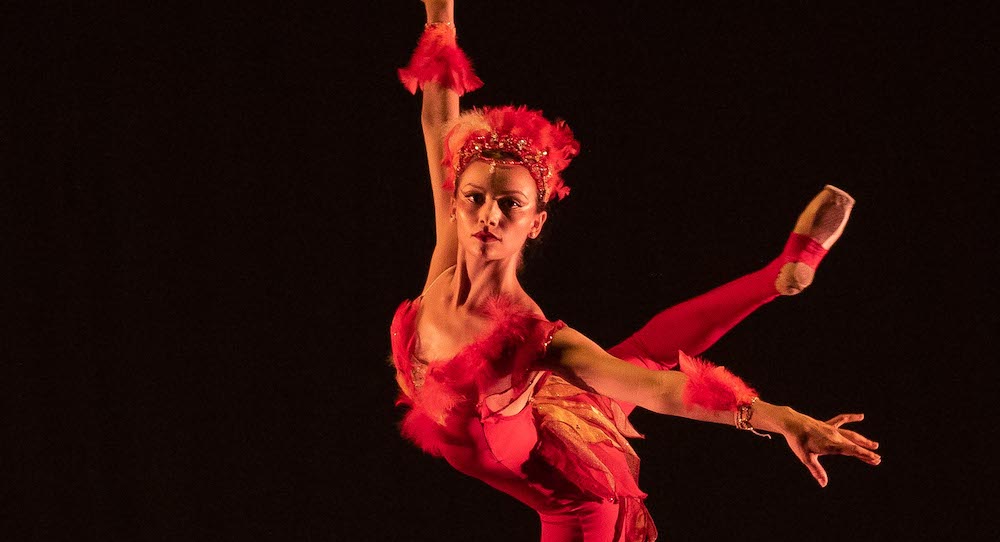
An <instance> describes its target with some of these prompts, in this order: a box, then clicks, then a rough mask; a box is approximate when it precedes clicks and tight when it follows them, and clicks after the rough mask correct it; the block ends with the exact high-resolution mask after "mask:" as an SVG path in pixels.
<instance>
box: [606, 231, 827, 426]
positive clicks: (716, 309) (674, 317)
mask: <svg viewBox="0 0 1000 542" xmlns="http://www.w3.org/2000/svg"><path fill="white" fill-rule="evenodd" d="M826 252H827V251H826V250H824V249H823V247H822V246H820V245H819V244H818V243H816V241H814V240H812V239H810V238H809V237H806V236H804V235H799V234H796V233H793V234H792V235H791V236H790V237H789V238H788V242H787V243H786V244H785V248H784V250H782V252H781V255H780V256H778V257H777V258H775V259H774V261H772V262H771V263H769V264H768V265H767V266H765V267H764V268H763V269H760V270H759V271H756V272H754V273H750V274H749V275H744V276H742V277H740V278H738V279H736V280H734V281H732V282H729V283H727V284H723V285H722V286H719V287H718V288H715V289H714V290H711V291H709V292H707V293H704V294H702V295H700V296H698V297H695V298H692V299H689V300H687V301H685V302H683V303H681V304H679V305H675V306H673V307H670V308H668V309H666V310H664V311H663V312H661V313H659V314H657V315H656V316H654V317H653V319H652V320H650V321H649V323H647V324H646V325H645V326H643V328H642V329H640V330H639V331H637V332H635V334H633V335H632V336H631V337H629V338H628V339H625V340H624V341H622V343H621V344H619V345H617V346H615V347H613V348H611V349H609V350H608V352H609V353H611V354H612V355H613V356H615V357H617V358H619V359H623V360H625V361H628V362H630V363H633V364H636V365H640V366H643V367H647V368H649V369H672V368H673V367H675V366H676V365H677V351H678V350H683V351H684V353H685V354H689V355H692V356H697V355H700V354H701V353H702V352H704V351H705V350H707V349H708V348H709V347H710V346H712V345H713V344H715V342H716V341H718V340H719V338H721V337H722V336H723V335H724V334H725V333H726V332H727V331H729V330H730V329H732V328H733V326H735V325H736V324H738V323H739V322H740V321H741V320H743V319H744V318H746V317H747V316H748V315H749V314H750V313H752V312H753V311H754V310H756V309H757V308H758V307H760V306H761V305H763V304H765V303H767V302H769V301H771V300H772V299H774V298H775V297H777V296H778V291H777V290H776V289H775V286H774V282H775V280H776V279H777V278H778V273H779V271H781V267H782V266H783V265H785V264H786V263H788V262H799V261H801V262H805V263H807V264H808V265H809V266H810V267H812V268H814V269H815V268H816V266H818V265H819V261H820V260H821V259H822V257H823V256H824V255H825V254H826ZM622 408H624V409H625V412H626V413H630V412H631V411H632V410H633V409H634V408H635V406H634V405H630V404H622Z"/></svg>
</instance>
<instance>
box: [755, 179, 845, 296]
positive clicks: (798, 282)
mask: <svg viewBox="0 0 1000 542" xmlns="http://www.w3.org/2000/svg"><path fill="white" fill-rule="evenodd" d="M853 208H854V198H852V197H851V196H850V194H848V193H847V192H844V191H843V190H841V189H839V188H837V187H835V186H831V185H826V186H824V187H823V190H822V191H820V193H819V194H817V195H816V197H814V198H813V199H812V201H810V202H809V205H807V206H806V208H805V210H804V211H802V214H801V215H799V219H798V221H796V222H795V228H794V229H793V230H792V234H791V236H790V237H789V239H788V243H787V244H786V245H785V249H784V251H782V254H781V255H782V257H783V258H784V259H785V261H786V263H785V264H784V265H783V266H782V267H781V271H780V272H779V273H778V278H777V279H776V280H775V281H774V287H775V289H776V290H778V293H779V294H781V295H795V294H797V293H799V292H801V291H802V290H803V289H805V288H806V287H807V286H809V285H810V284H812V281H813V277H814V276H815V274H816V267H817V266H819V262H820V260H822V259H823V256H825V255H826V253H827V252H828V251H829V250H830V247H832V246H833V244H834V243H836V242H837V240H838V239H840V236H841V234H843V233H844V227H846V226H847V219H848V218H850V216H851V209H853Z"/></svg>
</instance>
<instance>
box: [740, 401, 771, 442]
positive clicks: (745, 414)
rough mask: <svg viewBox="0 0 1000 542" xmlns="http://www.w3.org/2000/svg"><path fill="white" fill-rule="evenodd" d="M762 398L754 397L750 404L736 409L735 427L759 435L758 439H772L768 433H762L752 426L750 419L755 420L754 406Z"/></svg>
mask: <svg viewBox="0 0 1000 542" xmlns="http://www.w3.org/2000/svg"><path fill="white" fill-rule="evenodd" d="M759 399H760V397H754V398H753V399H751V400H750V402H749V403H746V404H742V405H740V406H738V407H737V408H736V412H734V413H733V414H734V417H735V422H734V423H735V425H736V427H737V428H738V429H742V430H744V431H750V432H751V433H753V434H755V435H757V436H758V437H767V438H771V435H769V434H767V433H761V432H759V431H757V430H756V429H754V427H753V425H751V424H750V418H753V404H754V403H756V402H757V401H758V400H759Z"/></svg>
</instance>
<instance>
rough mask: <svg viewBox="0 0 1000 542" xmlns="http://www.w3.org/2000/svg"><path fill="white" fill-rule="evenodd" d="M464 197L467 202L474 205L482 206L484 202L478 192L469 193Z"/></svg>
mask: <svg viewBox="0 0 1000 542" xmlns="http://www.w3.org/2000/svg"><path fill="white" fill-rule="evenodd" d="M464 197H465V199H466V200H467V201H469V202H470V203H475V204H476V205H482V203H483V201H485V198H484V197H483V195H482V194H480V193H478V192H469V193H468V194H465V196H464Z"/></svg>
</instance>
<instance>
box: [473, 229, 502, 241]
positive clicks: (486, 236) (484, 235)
mask: <svg viewBox="0 0 1000 542" xmlns="http://www.w3.org/2000/svg"><path fill="white" fill-rule="evenodd" d="M472 236H473V237H475V238H476V239H479V240H480V241H482V242H484V243H489V242H490V241H499V240H500V238H498V237H497V236H496V235H493V234H492V233H490V232H488V231H481V232H477V233H474V234H472Z"/></svg>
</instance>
